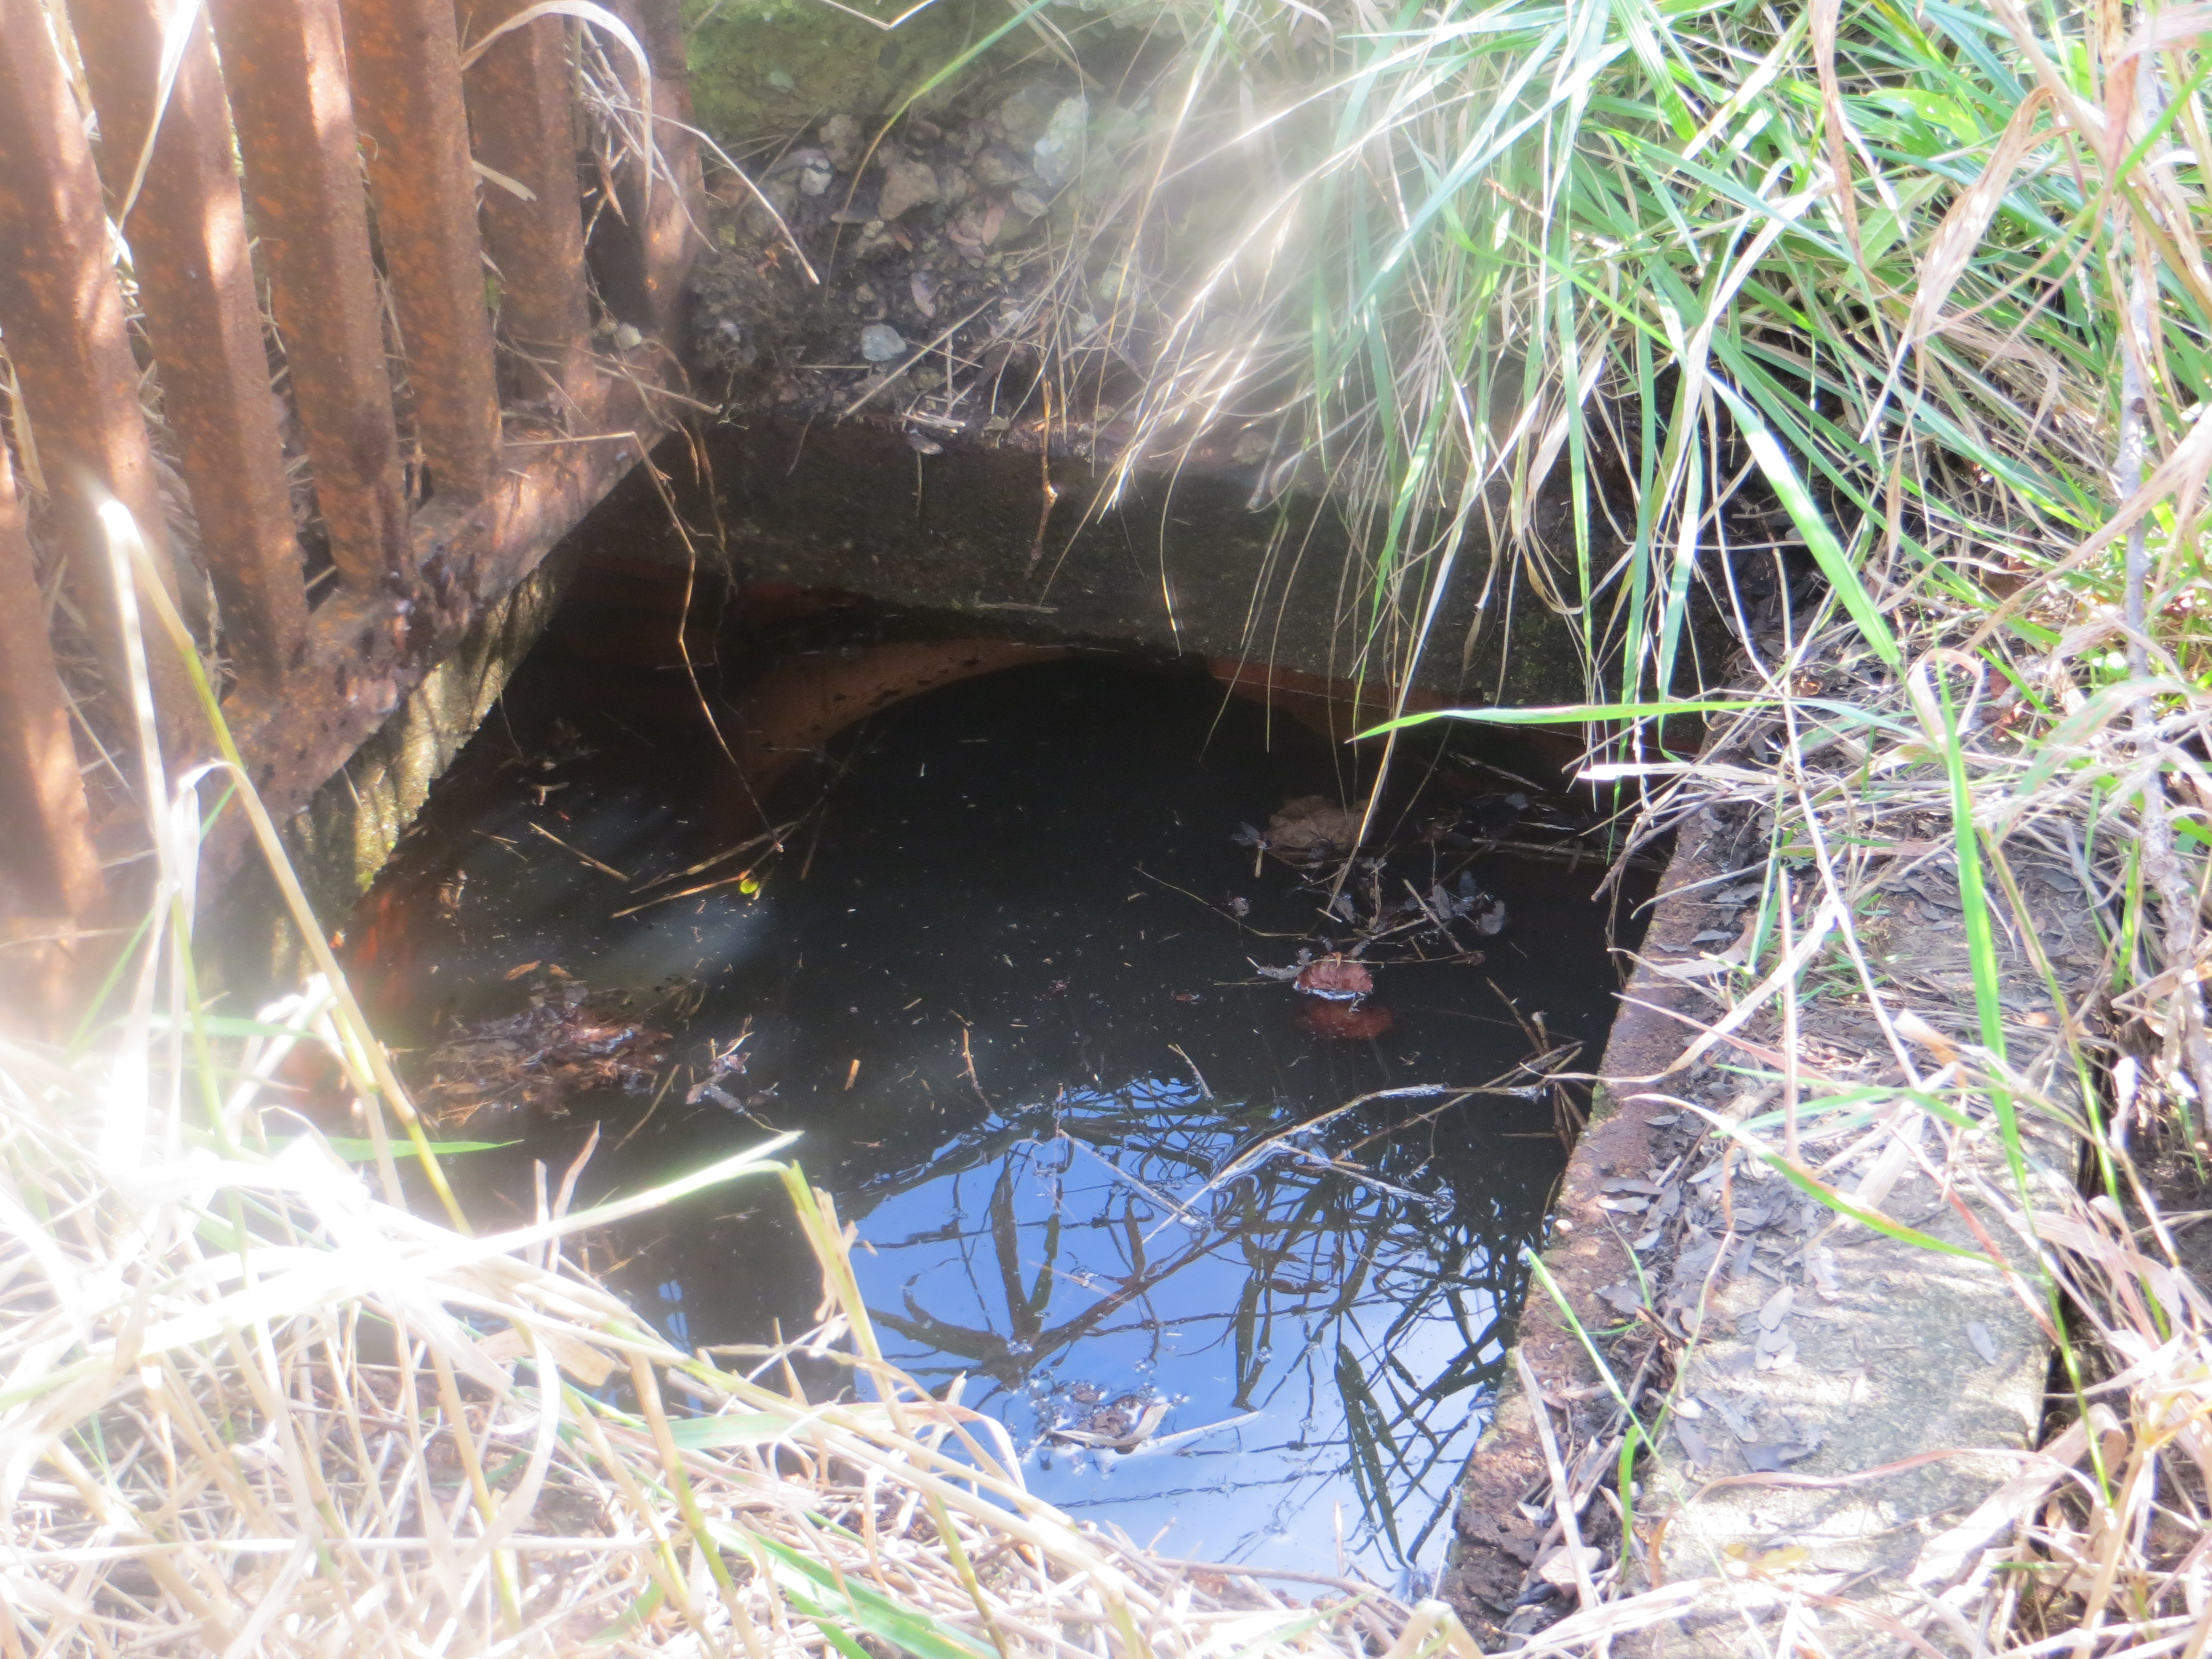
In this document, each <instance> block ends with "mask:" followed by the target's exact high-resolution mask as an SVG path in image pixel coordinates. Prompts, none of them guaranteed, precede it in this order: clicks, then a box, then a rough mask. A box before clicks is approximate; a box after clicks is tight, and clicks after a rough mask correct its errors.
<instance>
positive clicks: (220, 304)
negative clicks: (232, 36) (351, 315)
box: [70, 0, 307, 688]
mask: <svg viewBox="0 0 2212 1659" xmlns="http://www.w3.org/2000/svg"><path fill="white" fill-rule="evenodd" d="M174 9H175V5H174V0H167V3H165V0H73V3H72V5H71V6H70V16H71V19H72V21H73V22H74V24H75V26H76V35H77V44H78V47H79V49H80V51H81V52H82V53H83V57H84V67H85V76H86V79H87V80H88V82H90V83H91V87H92V94H93V99H94V102H95V103H96V104H97V105H98V106H99V109H100V153H99V158H98V159H99V161H100V173H101V175H102V177H103V178H104V179H106V183H107V191H108V199H109V202H110V203H111V204H112V206H113V208H114V209H115V210H118V211H120V210H121V209H122V208H123V205H124V203H125V197H127V195H128V193H129V191H130V189H131V180H132V179H133V177H134V176H135V175H136V173H137V168H138V164H139V157H140V155H141V154H142V152H143V149H144V146H145V142H146V130H147V125H148V124H149V122H150V121H151V120H152V119H153V118H154V100H155V93H156V88H157V87H158V85H159V82H160V77H161V41H162V34H163V31H164V29H165V27H167V21H168V18H169V16H170V15H171V14H172V13H173V11H174ZM124 229H125V240H126V241H127V243H128V245H129V247H130V250H131V270H132V271H133V273H134V274H135V275H136V276H137V281H138V295H139V304H140V306H141V307H142V308H143V311H144V313H145V317H146V327H147V331H148V333H149V335H150V336H151V337H152V340H153V346H154V351H155V358H156V361H157V362H159V364H160V374H161V409H162V414H163V416H164V417H165V419H166V422H167V426H168V428H169V430H170V432H171V433H173V435H174V436H175V439H176V443H177V450H178V456H179V460H180V461H181V463H182V470H183V472H184V476H185V483H186V484H187V485H189V486H190V488H191V495H192V508H193V512H194V513H195V514H196V515H197V518H198V520H199V529H200V546H201V550H202V554H203V556H204V558H205V559H206V561H207V566H208V575H209V577H210V580H212V581H213V582H214V584H215V589H216V599H217V601H218V602H219V604H220V605H221V607H222V642H223V646H224V649H225V653H226V655H227V656H228V658H229V659H230V662H231V665H232V667H233V670H234V672H235V673H236V674H237V676H238V678H239V680H240V683H241V684H250V685H256V686H266V687H272V688H273V687H276V686H278V685H281V684H283V682H284V680H285V678H287V677H288V676H289V675H291V674H293V673H295V672H296V671H298V669H299V667H300V665H301V660H302V658H303V654H304V653H305V651H306V649H307V592H306V589H305V587H304V586H303V583H302V577H301V562H300V545H299V540H298V538H297V537H296V536H295V534H294V527H293V522H292V501H291V492H290V490H289V488H288V487H287V485H286V483H285V478H284V444H283V437H282V436H281V435H280V434H279V432H278V429H277V422H276V407H275V404H274V401H273V400H272V398H270V391H269V354H268V349H267V348H266V346H265V345H264V342H263V339H262V333H261V310H260V305H259V302H258V300H257V299H256V297H255V295H254V290H253V266H252V259H251V258H250V256H249V255H248V252H247V249H246V214H245V209H244V206H243V204H242V203H241V202H240V198H239V190H238V178H237V173H236V172H235V170H234V167H233V165H232V162H231V131H230V109H229V106H228V103H227V102H226V101H225V100H224V97H223V90H222V78H221V76H220V75H219V74H218V72H217V70H216V62H215V52H214V50H213V47H212V45H211V43H210V39H209V36H208V32H207V24H206V21H205V20H204V19H201V20H199V21H197V22H195V23H194V25H193V26H192V31H191V40H190V44H189V45H188V46H187V47H186V49H185V57H184V61H183V64H182V65H181V67H180V69H179V73H178V76H177V80H176V84H175V87H174V88H173V91H172V93H171V94H170V98H169V104H168V109H167V113H166V114H164V115H163V117H162V120H161V138H160V142H159V143H156V144H155V147H154V152H153V155H152V157H151V158H150V160H149V164H148V166H147V168H146V173H145V178H144V181H143V185H142V186H141V188H140V191H139V193H138V196H137V200H136V202H135V204H133V205H132V207H131V214H130V216H129V218H128V220H127V221H126V222H125V227H124Z"/></svg>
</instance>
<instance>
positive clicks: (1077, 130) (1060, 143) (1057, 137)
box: [1031, 94, 1091, 190]
mask: <svg viewBox="0 0 2212 1659" xmlns="http://www.w3.org/2000/svg"><path fill="white" fill-rule="evenodd" d="M1090 125H1091V100H1089V99H1087V98H1085V97H1083V96H1082V95H1081V94H1077V95H1076V96H1075V97H1073V98H1063V99H1061V100H1060V103H1059V105H1058V106H1056V107H1055V108H1054V110H1053V112H1052V119H1051V120H1050V121H1049V122H1048V123H1047V124H1046V125H1045V130H1044V133H1043V136H1042V137H1040V138H1038V140H1037V141H1036V144H1035V145H1034V146H1033V147H1032V149H1031V153H1032V154H1033V155H1035V156H1036V163H1035V165H1036V176H1037V177H1038V178H1039V179H1042V181H1043V182H1044V183H1045V184H1046V185H1049V186H1050V187H1051V188H1052V189H1054V190H1058V189H1059V188H1060V186H1061V185H1064V184H1066V182H1067V181H1068V180H1069V179H1073V177H1075V175H1076V173H1077V172H1078V171H1079V169H1080V168H1081V167H1082V166H1083V139H1084V134H1085V131H1088V129H1089V128H1090Z"/></svg>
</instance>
